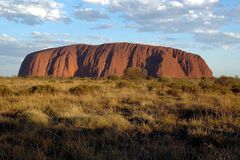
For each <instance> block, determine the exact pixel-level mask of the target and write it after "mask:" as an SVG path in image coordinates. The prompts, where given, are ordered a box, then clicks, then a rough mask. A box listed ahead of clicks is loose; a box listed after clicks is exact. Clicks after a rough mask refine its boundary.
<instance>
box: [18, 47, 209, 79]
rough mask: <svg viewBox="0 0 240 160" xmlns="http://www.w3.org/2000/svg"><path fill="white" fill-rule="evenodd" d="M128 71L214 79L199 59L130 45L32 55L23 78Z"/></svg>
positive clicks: (23, 68) (24, 65)
mask: <svg viewBox="0 0 240 160" xmlns="http://www.w3.org/2000/svg"><path fill="white" fill-rule="evenodd" d="M128 67H140V68H143V69H146V70H147V73H148V75H149V76H154V77H159V76H164V77H176V78H201V77H212V71H211V70H210V68H209V67H208V65H207V64H206V63H205V61H204V60H203V59H202V58H201V57H200V56H199V55H195V54H191V53H186V52H184V51H181V50H178V49H173V48H167V47H158V46H150V45H142V44H130V43H112V44H103V45H99V46H97V45H84V44H81V45H71V46H66V47H60V48H53V49H46V50H43V51H38V52H35V53H31V54H29V55H28V56H27V57H26V58H25V60H24V61H23V63H22V65H21V68H20V71H19V76H44V77H45V76H50V75H52V76H54V77H107V76H109V75H119V76H122V75H123V74H124V71H125V70H126V68H128Z"/></svg>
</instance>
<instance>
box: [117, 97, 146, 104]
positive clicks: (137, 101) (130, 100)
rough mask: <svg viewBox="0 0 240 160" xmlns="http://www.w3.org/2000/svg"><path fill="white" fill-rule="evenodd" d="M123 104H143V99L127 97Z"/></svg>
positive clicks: (122, 101)
mask: <svg viewBox="0 0 240 160" xmlns="http://www.w3.org/2000/svg"><path fill="white" fill-rule="evenodd" d="M121 103H122V104H126V105H131V106H141V105H142V101H141V100H140V99H138V98H136V97H127V98H123V99H122V100H121Z"/></svg>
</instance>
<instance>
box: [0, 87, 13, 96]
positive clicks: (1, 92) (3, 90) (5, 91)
mask: <svg viewBox="0 0 240 160" xmlns="http://www.w3.org/2000/svg"><path fill="white" fill-rule="evenodd" d="M12 94H13V93H12V90H10V89H9V88H8V87H6V86H0V96H3V97H5V96H9V95H12Z"/></svg>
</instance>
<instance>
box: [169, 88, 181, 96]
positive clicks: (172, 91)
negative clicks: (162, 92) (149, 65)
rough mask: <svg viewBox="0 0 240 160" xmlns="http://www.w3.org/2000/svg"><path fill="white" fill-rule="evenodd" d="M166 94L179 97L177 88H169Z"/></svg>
mask: <svg viewBox="0 0 240 160" xmlns="http://www.w3.org/2000/svg"><path fill="white" fill-rule="evenodd" d="M167 94H168V95H170V96H173V97H179V91H178V90H177V89H169V90H168V91H167Z"/></svg>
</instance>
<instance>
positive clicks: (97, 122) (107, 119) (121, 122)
mask: <svg viewBox="0 0 240 160" xmlns="http://www.w3.org/2000/svg"><path fill="white" fill-rule="evenodd" d="M75 126H76V127H77V128H92V129H101V128H113V129H116V130H118V131H126V130H129V129H131V124H130V123H129V122H128V120H126V119H125V118H124V117H122V116H121V115H118V114H109V115H102V116H100V115H85V116H82V117H79V118H77V119H76V124H75Z"/></svg>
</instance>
